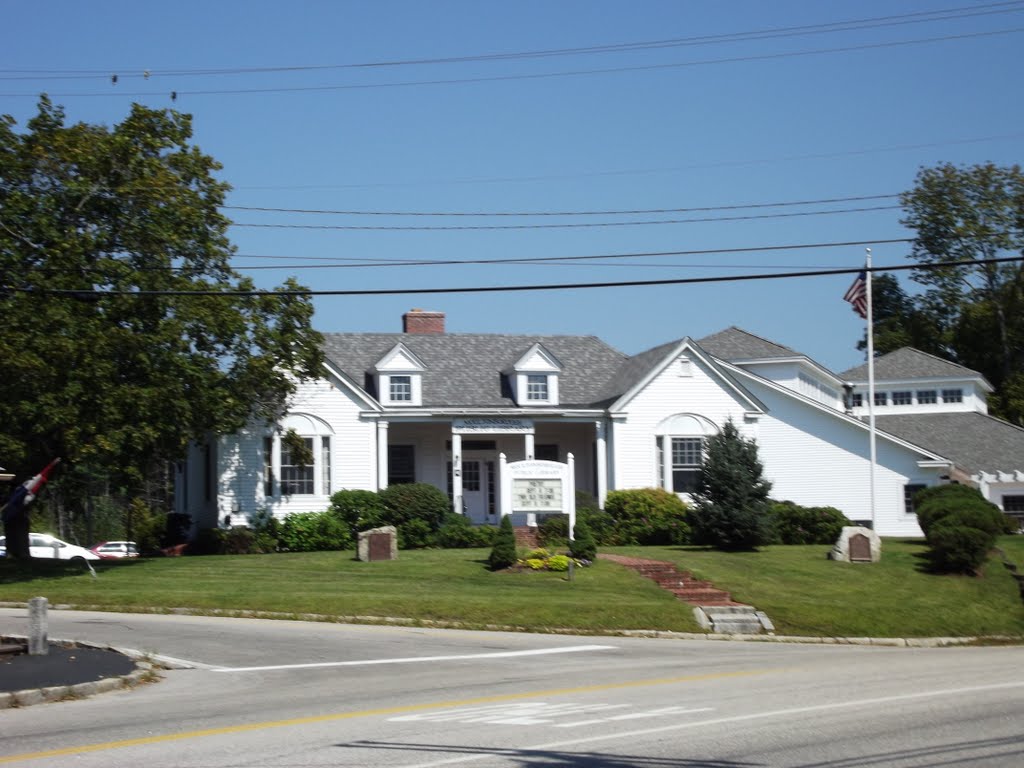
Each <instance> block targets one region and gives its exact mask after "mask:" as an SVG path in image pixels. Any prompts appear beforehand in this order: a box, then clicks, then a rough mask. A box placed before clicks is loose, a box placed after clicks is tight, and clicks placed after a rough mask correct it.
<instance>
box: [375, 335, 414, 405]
mask: <svg viewBox="0 0 1024 768" xmlns="http://www.w3.org/2000/svg"><path fill="white" fill-rule="evenodd" d="M424 370H425V366H424V365H423V363H422V361H421V360H420V359H419V358H418V357H416V355H414V354H413V353H412V351H411V350H409V348H408V347H406V346H405V344H402V343H401V342H399V343H398V344H396V345H395V346H393V347H392V348H391V350H390V351H389V352H388V353H387V354H386V355H384V357H382V358H381V359H380V360H378V361H377V364H376V365H375V366H374V367H373V371H374V375H375V377H376V380H377V400H379V401H380V403H381V405H385V406H392V407H399V408H400V407H403V406H419V405H422V404H423V371H424Z"/></svg>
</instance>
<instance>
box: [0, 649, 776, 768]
mask: <svg viewBox="0 0 1024 768" xmlns="http://www.w3.org/2000/svg"><path fill="white" fill-rule="evenodd" d="M769 671H770V670H766V669H764V670H748V671H740V672H709V673H706V674H702V675H686V676H684V677H665V678H656V679H653V680H631V681H627V682H624V683H601V684H597V685H583V686H578V687H576V688H551V689H549V690H546V691H529V692H526V693H505V694H499V695H496V696H480V697H477V698H473V699H457V700H454V701H435V702H428V703H425V704H403V705H400V706H397V707H381V708H378V709H364V710H360V711H357V712H336V713H334V714H330V715H312V716H310V717H294V718H290V719H288V720H269V721H267V722H263V723H249V724H248V725H228V726H224V727H223V728H203V729H200V730H196V731H185V732H183V733H165V734H161V735H158V736H143V737H141V738H138V739H122V740H120V741H105V742H100V743H98V744H85V745H83V746H79V747H63V748H61V749H47V750H44V751H42V752H26V753H24V754H20V755H7V756H5V757H4V756H0V764H5V763H16V762H21V761H23V760H38V759H40V758H45V757H61V756H64V755H78V754H84V753H87V752H102V751H104V750H111V749H123V748H124V747H138V746H144V745H147V744H165V743H167V742H171V741H185V740H186V739H198V738H203V737H205V736H225V735H230V734H235V733H247V732H250V731H262V730H266V729H270V728H287V727H291V726H296V725H311V724H315V723H329V722H335V721H338V720H351V719H353V718H357V717H374V716H379V715H397V714H405V713H408V712H421V711H423V710H427V709H446V708H451V707H467V706H472V705H475V704H494V703H496V702H501V701H515V700H516V699H529V698H535V697H540V696H566V695H571V694H579V693H593V692H595V691H613V690H616V689H622V688H641V687H645V686H652V685H674V684H678V683H693V682H699V681H702V680H723V679H727V678H731V677H749V676H751V675H763V674H767V673H768V672H769ZM776 671H778V670H776Z"/></svg>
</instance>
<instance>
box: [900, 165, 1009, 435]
mask: <svg viewBox="0 0 1024 768" xmlns="http://www.w3.org/2000/svg"><path fill="white" fill-rule="evenodd" d="M902 204H903V208H904V211H905V216H904V218H903V220H902V223H903V224H904V225H906V226H907V227H910V228H911V229H913V230H914V231H915V233H916V234H915V238H914V244H913V250H912V252H911V257H912V258H914V259H916V260H917V261H918V262H920V263H921V264H923V265H934V264H935V263H937V262H945V261H976V262H977V263H976V264H969V265H961V266H947V267H934V266H930V267H929V268H927V269H917V270H914V274H913V279H914V280H915V281H916V282H918V283H920V284H921V285H924V286H926V288H927V291H926V293H925V294H924V295H923V296H922V297H921V304H920V306H922V307H924V308H925V309H926V310H927V311H928V312H929V313H930V314H931V316H932V317H933V318H935V320H936V325H937V330H938V332H939V333H940V334H941V335H942V338H941V342H942V344H943V345H944V346H946V347H947V348H948V349H949V350H950V351H951V352H952V355H951V356H952V357H953V359H954V360H956V362H959V363H961V364H963V365H967V366H968V367H971V368H974V369H976V370H978V371H980V372H981V373H983V374H984V375H985V376H986V378H988V380H989V381H990V382H991V383H992V384H993V385H994V386H995V387H996V389H997V392H998V395H997V397H996V402H995V403H994V406H995V408H994V410H996V411H997V412H999V413H1000V415H1002V416H1004V417H1006V418H1008V419H1010V420H1012V421H1015V422H1016V423H1018V424H1024V403H1022V402H1020V401H1019V400H1018V399H1015V398H1014V397H1013V396H1012V395H1011V394H1009V393H1011V392H1012V391H1014V390H1015V389H1019V387H1020V384H1019V378H1020V376H1021V374H1022V373H1024V266H1022V264H1021V262H1020V261H1013V262H1000V261H999V259H1002V258H1006V257H1014V256H1016V257H1019V256H1021V255H1022V253H1024V172H1022V171H1021V169H1020V167H1019V166H1016V165H1014V166H1010V167H1000V166H996V165H994V164H992V163H986V164H983V165H976V166H972V167H967V168H960V167H957V166H954V165H952V164H949V163H947V164H944V165H940V166H937V167H935V168H924V169H922V170H921V171H920V172H919V173H918V175H917V180H916V183H915V185H914V188H913V189H912V190H910V191H909V192H906V193H905V194H904V195H903V196H902Z"/></svg>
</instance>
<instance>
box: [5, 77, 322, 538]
mask: <svg viewBox="0 0 1024 768" xmlns="http://www.w3.org/2000/svg"><path fill="white" fill-rule="evenodd" d="M191 137H192V121H191V118H190V117H189V116H188V115H184V114H181V113H178V112H175V111H173V110H152V109H148V108H146V107H142V106H139V105H134V106H133V107H132V110H131V113H130V114H129V115H128V116H127V117H126V118H125V119H124V121H123V122H121V123H120V124H117V125H115V126H113V127H106V126H101V125H90V124H86V123H76V124H69V123H68V122H67V121H66V119H65V115H64V112H63V110H62V109H61V108H59V107H56V106H54V105H53V104H51V102H50V101H49V100H48V99H46V98H45V97H44V98H43V99H42V100H41V101H40V104H39V110H38V114H37V115H36V116H35V117H33V118H32V119H31V120H30V121H29V122H28V123H27V125H26V126H25V130H23V131H20V132H19V131H18V130H16V129H15V122H14V120H13V119H12V118H11V117H9V116H5V117H0V314H2V316H3V318H4V327H3V332H2V333H0V360H2V361H3V365H4V375H3V376H2V377H0V402H2V403H3V408H4V418H3V419H2V420H0V457H2V462H3V464H4V466H6V467H7V468H8V469H9V470H11V471H13V472H14V473H15V475H16V476H18V477H19V478H22V477H27V476H30V475H31V474H34V473H35V472H37V471H38V470H39V469H40V468H41V467H42V466H44V465H45V464H46V462H48V461H49V460H50V459H52V458H54V457H57V456H59V457H62V459H63V463H62V465H61V476H60V481H59V482H60V484H61V486H62V488H63V491H64V492H63V494H62V498H63V499H64V500H65V503H67V504H70V505H80V504H81V503H82V500H83V498H84V497H85V496H86V494H85V493H80V492H76V490H75V489H76V485H75V483H76V479H78V478H95V477H96V475H102V476H103V477H105V478H106V480H107V482H108V483H110V484H111V486H112V487H114V488H117V489H120V490H121V491H123V492H125V494H126V495H128V496H132V495H135V494H137V493H138V492H139V491H140V489H141V487H142V485H143V483H144V480H145V478H146V477H147V475H150V474H151V473H152V472H153V471H154V469H155V468H157V467H159V466H161V465H162V464H163V463H164V462H166V461H167V460H169V459H176V458H179V457H181V456H182V455H183V453H184V449H185V447H186V445H187V444H188V442H189V441H190V440H193V439H201V438H203V437H204V436H206V435H207V434H209V433H222V432H231V431H234V430H237V429H238V428H240V427H242V426H243V425H245V424H246V423H247V422H249V421H250V420H252V419H270V420H272V419H275V418H277V417H278V416H279V415H280V413H281V412H282V410H283V407H284V404H285V403H286V400H287V398H288V396H289V394H291V393H292V392H293V391H294V387H295V383H296V380H297V379H302V378H306V377H311V376H315V375H317V373H318V372H319V369H320V364H321V361H322V358H321V352H320V345H319V341H320V338H319V335H318V334H317V333H316V332H315V331H313V329H312V328H311V319H312V315H313V307H312V303H311V301H310V299H309V297H308V296H304V295H302V294H301V287H300V286H298V285H297V284H296V283H294V282H293V281H291V280H289V281H288V282H287V283H286V284H285V286H284V289H285V291H283V292H266V291H256V290H254V285H253V283H252V282H251V281H250V280H249V279H248V278H244V277H241V276H240V275H239V274H238V273H236V272H235V271H233V270H232V268H231V263H230V262H231V257H232V254H233V252H234V249H233V247H232V246H231V244H230V242H229V240H228V236H227V228H228V226H229V224H230V222H229V221H228V219H226V218H225V217H224V216H223V214H222V213H221V212H220V207H221V206H222V205H223V203H224V198H225V194H226V193H227V191H228V189H229V187H228V185H227V184H225V183H224V182H222V181H219V180H218V179H217V178H216V177H215V174H216V173H217V172H218V171H219V170H220V169H221V166H220V165H219V164H218V163H217V162H216V161H215V160H214V159H213V158H211V157H209V156H208V155H205V154H203V153H202V152H201V151H200V150H199V148H198V147H196V146H195V145H194V144H192V143H191ZM82 487H85V486H84V484H82ZM16 538H17V539H18V541H15V542H13V543H14V545H15V546H14V547H12V546H11V545H12V540H11V539H10V538H9V539H8V548H9V552H11V553H12V554H15V555H17V554H24V555H25V556H27V532H26V531H23V530H22V531H18V532H17V537H16ZM22 539H23V542H22ZM20 543H23V544H24V549H22V548H21V547H20V546H19V544H20Z"/></svg>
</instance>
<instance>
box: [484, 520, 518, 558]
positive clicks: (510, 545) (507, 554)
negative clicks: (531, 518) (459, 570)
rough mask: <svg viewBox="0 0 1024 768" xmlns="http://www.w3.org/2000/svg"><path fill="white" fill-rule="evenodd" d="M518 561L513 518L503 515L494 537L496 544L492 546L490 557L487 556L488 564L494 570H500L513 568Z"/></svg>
mask: <svg viewBox="0 0 1024 768" xmlns="http://www.w3.org/2000/svg"><path fill="white" fill-rule="evenodd" d="M516 562H517V559H516V532H515V529H514V528H513V527H512V518H511V517H510V516H508V515H503V516H502V518H501V524H500V525H499V526H498V533H497V535H496V536H495V538H494V545H493V546H492V547H491V554H490V557H488V558H487V565H488V567H489V568H490V569H491V570H492V571H500V570H502V569H504V568H511V567H512V566H513V565H515V564H516Z"/></svg>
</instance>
